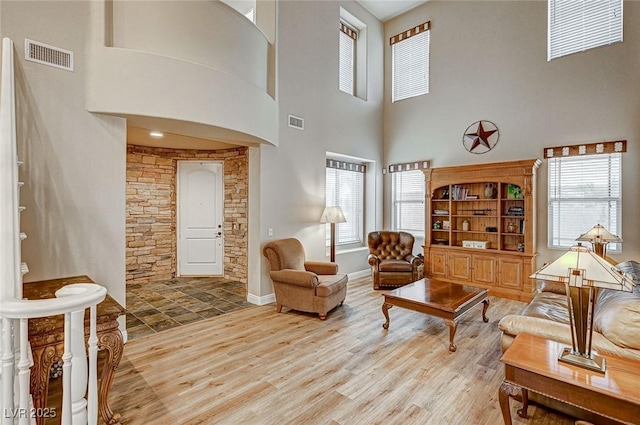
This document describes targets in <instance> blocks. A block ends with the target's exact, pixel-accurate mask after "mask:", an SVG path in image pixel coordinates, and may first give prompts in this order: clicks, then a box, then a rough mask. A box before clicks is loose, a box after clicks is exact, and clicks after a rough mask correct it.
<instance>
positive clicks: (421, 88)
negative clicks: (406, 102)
mask: <svg viewBox="0 0 640 425" xmlns="http://www.w3.org/2000/svg"><path fill="white" fill-rule="evenodd" d="M429 28H430V23H429V22H425V23H424V24H421V25H418V26H417V27H414V28H411V29H409V30H407V31H404V32H401V33H400V34H397V35H394V36H393V37H391V39H390V40H389V41H390V43H391V61H392V62H391V84H392V88H391V92H392V94H391V101H392V102H397V101H398V100H402V99H407V98H410V97H415V96H420V95H423V94H426V93H429V32H430V31H429Z"/></svg>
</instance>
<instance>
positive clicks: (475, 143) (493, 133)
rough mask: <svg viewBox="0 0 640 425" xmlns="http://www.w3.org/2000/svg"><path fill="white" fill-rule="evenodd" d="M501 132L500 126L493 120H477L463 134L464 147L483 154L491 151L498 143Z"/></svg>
mask: <svg viewBox="0 0 640 425" xmlns="http://www.w3.org/2000/svg"><path fill="white" fill-rule="evenodd" d="M499 137H500V133H499V132H498V127H496V125H495V124H494V123H492V122H491V121H487V120H481V121H476V122H474V123H473V124H471V125H470V126H469V127H467V130H466V131H465V132H464V136H462V144H463V145H464V148H465V149H466V150H468V151H469V152H471V153H475V154H481V153H486V152H489V151H490V150H491V149H493V148H494V147H495V146H496V144H497V143H498V138H499Z"/></svg>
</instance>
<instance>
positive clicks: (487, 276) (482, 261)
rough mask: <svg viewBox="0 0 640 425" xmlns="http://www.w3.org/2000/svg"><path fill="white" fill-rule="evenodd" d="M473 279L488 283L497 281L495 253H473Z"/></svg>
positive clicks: (491, 283)
mask: <svg viewBox="0 0 640 425" xmlns="http://www.w3.org/2000/svg"><path fill="white" fill-rule="evenodd" d="M472 262H473V281H474V282H478V283H483V284H486V285H493V284H495V283H496V280H497V279H496V260H495V257H494V256H493V255H473V256H472Z"/></svg>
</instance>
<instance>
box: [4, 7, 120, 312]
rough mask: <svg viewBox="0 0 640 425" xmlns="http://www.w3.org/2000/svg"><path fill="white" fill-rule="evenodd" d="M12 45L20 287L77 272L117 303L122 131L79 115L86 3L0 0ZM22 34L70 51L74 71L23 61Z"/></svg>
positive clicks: (105, 120) (108, 120)
mask: <svg viewBox="0 0 640 425" xmlns="http://www.w3.org/2000/svg"><path fill="white" fill-rule="evenodd" d="M0 9H1V11H2V12H1V17H2V20H1V21H0V32H1V35H2V36H3V37H10V38H12V39H13V41H14V43H15V45H16V83H17V102H18V127H17V129H18V143H19V144H18V153H19V156H20V157H21V159H22V160H23V161H24V162H25V165H24V167H22V168H21V170H20V174H21V180H23V181H24V182H25V186H24V187H23V189H22V191H21V203H22V204H23V205H25V206H26V207H27V210H26V211H25V212H24V213H23V214H22V228H23V230H24V231H25V232H26V233H27V234H28V238H27V239H26V240H25V241H24V242H23V244H22V249H23V252H22V257H23V259H24V260H25V261H26V262H27V263H28V265H29V268H30V272H29V273H28V274H27V275H26V276H25V280H26V281H36V280H42V279H51V278H60V277H64V276H74V275H81V274H86V275H88V276H90V277H91V278H93V279H94V280H95V281H96V282H97V283H99V284H101V285H104V286H106V287H107V288H108V290H109V293H110V294H111V295H112V296H113V297H114V298H115V299H116V300H118V301H119V302H120V303H121V304H124V299H125V296H124V295H125V294H124V272H125V264H124V258H125V255H124V248H125V239H124V231H125V229H124V225H125V190H124V185H125V161H124V158H125V157H126V129H125V123H124V120H122V119H119V118H112V117H104V116H98V115H93V114H91V113H89V112H87V110H86V109H85V94H84V93H85V76H86V67H85V57H86V47H87V46H86V44H85V40H86V37H85V36H84V35H86V34H87V23H88V20H89V19H88V16H89V3H88V2H48V1H47V2H23V1H16V2H12V1H3V2H2V3H1V4H0ZM25 37H26V38H30V39H33V40H37V41H40V42H43V43H47V44H51V45H54V46H57V47H61V48H64V49H67V50H72V51H74V52H75V72H68V71H63V70H60V69H56V68H52V67H48V66H44V65H40V64H37V63H33V62H26V61H25V60H24V47H23V46H24V39H25Z"/></svg>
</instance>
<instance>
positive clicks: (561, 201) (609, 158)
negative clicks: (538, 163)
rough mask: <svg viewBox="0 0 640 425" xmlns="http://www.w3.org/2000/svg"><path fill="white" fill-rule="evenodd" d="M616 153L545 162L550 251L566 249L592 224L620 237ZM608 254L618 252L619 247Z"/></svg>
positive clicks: (613, 246)
mask: <svg viewBox="0 0 640 425" xmlns="http://www.w3.org/2000/svg"><path fill="white" fill-rule="evenodd" d="M621 162H622V157H621V154H620V153H611V154H601V155H584V156H570V157H559V158H550V159H549V224H548V229H549V241H548V245H549V247H550V248H568V247H570V246H573V245H575V244H576V243H577V242H576V238H577V237H578V236H580V235H581V234H583V233H585V232H587V231H588V230H589V229H591V228H592V227H593V226H595V225H596V224H601V225H603V226H604V227H605V228H606V229H607V230H609V231H610V232H611V233H613V234H614V235H621V214H622V208H621V205H622V198H621V190H620V188H621V178H620V176H621V172H622V170H621ZM607 251H608V252H614V253H620V252H621V247H620V244H609V245H608V246H607Z"/></svg>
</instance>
